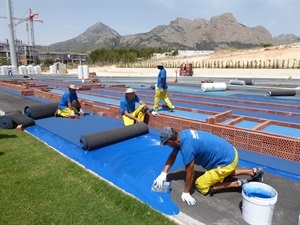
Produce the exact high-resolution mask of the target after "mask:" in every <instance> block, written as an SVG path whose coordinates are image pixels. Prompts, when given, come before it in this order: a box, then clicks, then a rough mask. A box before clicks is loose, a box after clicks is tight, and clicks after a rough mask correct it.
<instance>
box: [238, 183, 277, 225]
mask: <svg viewBox="0 0 300 225" xmlns="http://www.w3.org/2000/svg"><path fill="white" fill-rule="evenodd" d="M242 195H243V207H242V215H243V219H244V220H245V221H246V222H247V223H249V224H252V225H254V224H257V225H258V224H259V225H271V224H272V220H273V213H274V209H275V204H276V202H277V196H278V194H277V191H276V190H275V189H274V188H272V187H271V186H269V185H267V184H264V183H260V182H250V183H247V184H244V185H243V190H242Z"/></svg>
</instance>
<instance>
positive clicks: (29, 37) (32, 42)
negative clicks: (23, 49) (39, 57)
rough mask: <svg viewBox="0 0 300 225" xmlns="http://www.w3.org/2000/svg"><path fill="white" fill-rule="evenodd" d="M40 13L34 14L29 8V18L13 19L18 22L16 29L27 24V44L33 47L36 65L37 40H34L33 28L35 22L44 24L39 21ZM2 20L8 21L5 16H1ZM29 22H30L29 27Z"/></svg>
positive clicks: (15, 24)
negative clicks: (24, 23) (22, 24)
mask: <svg viewBox="0 0 300 225" xmlns="http://www.w3.org/2000/svg"><path fill="white" fill-rule="evenodd" d="M38 15H39V14H38V13H36V12H32V10H31V8H29V10H28V16H27V17H25V18H16V17H12V19H13V20H18V22H17V23H14V25H13V26H14V27H15V26H17V25H19V24H21V23H23V22H26V32H27V44H28V45H29V46H31V48H32V50H31V51H32V53H33V62H34V63H36V55H35V50H34V48H35V38H34V26H33V22H41V23H42V22H43V21H42V20H40V19H37V17H38ZM0 18H3V19H7V17H4V16H0ZM28 22H29V26H28Z"/></svg>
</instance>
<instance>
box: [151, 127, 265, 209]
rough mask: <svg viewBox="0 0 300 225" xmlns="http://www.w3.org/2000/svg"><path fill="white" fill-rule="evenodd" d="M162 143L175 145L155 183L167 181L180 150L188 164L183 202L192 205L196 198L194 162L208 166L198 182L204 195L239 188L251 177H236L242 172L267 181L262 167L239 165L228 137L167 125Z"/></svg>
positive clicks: (158, 185)
mask: <svg viewBox="0 0 300 225" xmlns="http://www.w3.org/2000/svg"><path fill="white" fill-rule="evenodd" d="M160 141H161V145H168V146H169V147H171V148H173V151H172V152H171V153H170V155H169V157H168V159H167V161H166V163H165V166H164V168H163V170H162V172H161V173H160V175H159V176H158V177H157V178H156V180H155V181H154V185H156V187H158V188H162V186H163V183H164V182H165V181H166V180H167V173H168V171H169V169H170V168H171V167H172V165H173V164H174V162H175V160H176V157H177V154H178V153H179V152H180V153H181V156H182V159H183V163H184V165H185V172H186V175H185V185H184V189H183V192H182V195H181V199H182V201H184V202H186V203H187V204H188V205H194V204H195V203H196V200H195V199H194V198H193V197H192V196H191V195H190V190H191V187H192V185H193V182H194V165H200V166H202V167H203V168H204V169H206V171H205V173H204V174H203V175H201V176H200V177H198V178H197V179H196V181H195V186H196V189H197V191H199V192H200V193H201V194H203V195H207V194H210V195H213V194H214V193H215V192H218V191H220V190H224V189H231V188H239V187H241V186H242V185H244V184H245V183H247V182H248V180H247V179H237V178H232V180H231V181H224V179H225V178H230V177H234V176H239V175H248V176H250V177H251V178H252V181H258V182H261V181H262V180H263V177H262V175H263V170H262V168H260V167H258V168H249V169H242V168H238V167H237V164H238V152H237V150H236V149H235V148H234V147H233V146H232V145H231V144H230V143H229V142H227V141H226V140H225V139H222V138H220V137H218V136H216V135H214V134H211V133H208V132H205V131H196V130H190V129H188V130H183V131H181V132H179V133H177V132H176V131H175V130H174V129H173V128H171V127H166V128H164V129H163V130H162V131H161V133H160Z"/></svg>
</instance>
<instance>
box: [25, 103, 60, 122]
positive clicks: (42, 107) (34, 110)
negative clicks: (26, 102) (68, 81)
mask: <svg viewBox="0 0 300 225" xmlns="http://www.w3.org/2000/svg"><path fill="white" fill-rule="evenodd" d="M57 106H58V103H47V104H45V103H41V104H34V105H30V106H25V108H24V115H26V116H28V117H30V118H32V119H34V120H36V119H42V118H47V117H51V116H54V113H55V111H56V110H57Z"/></svg>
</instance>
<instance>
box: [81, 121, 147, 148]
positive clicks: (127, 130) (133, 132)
mask: <svg viewBox="0 0 300 225" xmlns="http://www.w3.org/2000/svg"><path fill="white" fill-rule="evenodd" d="M148 132H149V127H148V125H147V124H145V123H136V124H133V125H130V126H124V127H120V128H115V129H111V130H107V131H102V132H98V133H91V134H86V135H82V136H81V137H80V146H81V148H82V149H84V150H89V151H90V150H94V149H97V148H102V147H105V146H108V145H111V144H115V143H118V142H121V141H125V140H129V139H131V138H134V137H138V136H140V135H143V134H147V133H148Z"/></svg>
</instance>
